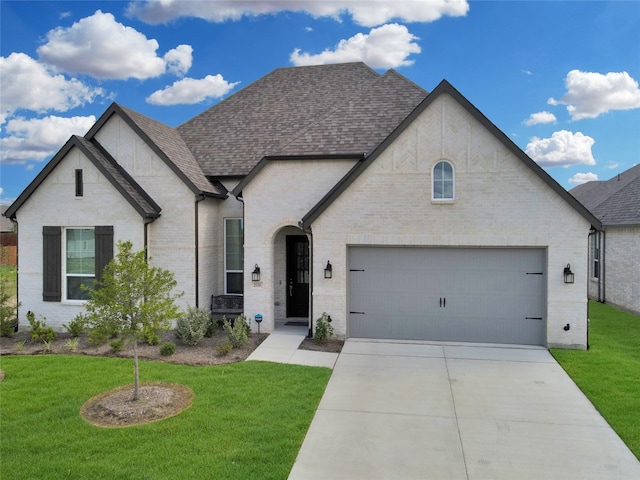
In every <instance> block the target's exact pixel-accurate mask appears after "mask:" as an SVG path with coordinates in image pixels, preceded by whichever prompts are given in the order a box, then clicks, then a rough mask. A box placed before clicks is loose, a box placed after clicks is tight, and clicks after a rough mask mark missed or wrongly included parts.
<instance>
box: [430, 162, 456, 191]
mask: <svg viewBox="0 0 640 480" xmlns="http://www.w3.org/2000/svg"><path fill="white" fill-rule="evenodd" d="M433 198H434V199H443V198H444V199H447V198H451V199H452V198H453V166H452V165H451V164H450V163H449V162H438V163H437V164H436V166H435V167H433Z"/></svg>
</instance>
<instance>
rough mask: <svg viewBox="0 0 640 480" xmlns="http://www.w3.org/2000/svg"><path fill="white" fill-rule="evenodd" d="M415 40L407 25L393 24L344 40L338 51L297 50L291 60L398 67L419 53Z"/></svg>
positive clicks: (336, 49) (406, 63)
mask: <svg viewBox="0 0 640 480" xmlns="http://www.w3.org/2000/svg"><path fill="white" fill-rule="evenodd" d="M415 40H418V37H416V36H415V35H413V34H411V33H409V30H407V27H405V26H404V25H398V24H396V23H392V24H389V25H383V26H381V27H378V28H374V29H372V30H371V31H370V32H369V34H364V33H358V34H356V35H354V36H353V37H351V38H349V39H347V40H341V41H340V43H339V44H338V45H337V46H336V48H335V50H325V51H323V52H322V53H318V54H310V53H301V52H300V49H295V50H294V51H293V53H292V54H291V55H290V57H289V59H290V60H291V63H293V64H294V65H324V64H327V63H342V62H364V63H366V64H367V65H369V66H370V67H372V68H396V67H402V66H408V65H413V60H407V57H408V56H409V55H411V54H412V53H420V46H419V45H418V44H417V43H415V42H414V41H415Z"/></svg>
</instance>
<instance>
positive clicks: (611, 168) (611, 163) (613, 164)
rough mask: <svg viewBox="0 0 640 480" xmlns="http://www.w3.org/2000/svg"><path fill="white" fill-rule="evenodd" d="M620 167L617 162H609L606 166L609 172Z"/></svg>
mask: <svg viewBox="0 0 640 480" xmlns="http://www.w3.org/2000/svg"><path fill="white" fill-rule="evenodd" d="M619 166H620V164H619V163H618V162H609V164H608V165H607V168H608V169H610V170H614V169H616V168H618V167H619Z"/></svg>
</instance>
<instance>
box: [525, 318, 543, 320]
mask: <svg viewBox="0 0 640 480" xmlns="http://www.w3.org/2000/svg"><path fill="white" fill-rule="evenodd" d="M524 319H525V320H542V317H524Z"/></svg>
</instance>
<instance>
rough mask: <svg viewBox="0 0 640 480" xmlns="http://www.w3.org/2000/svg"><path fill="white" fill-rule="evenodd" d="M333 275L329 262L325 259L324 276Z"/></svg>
mask: <svg viewBox="0 0 640 480" xmlns="http://www.w3.org/2000/svg"><path fill="white" fill-rule="evenodd" d="M332 277H333V267H332V266H331V262H330V261H328V260H327V266H326V267H324V278H332Z"/></svg>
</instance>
